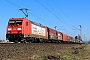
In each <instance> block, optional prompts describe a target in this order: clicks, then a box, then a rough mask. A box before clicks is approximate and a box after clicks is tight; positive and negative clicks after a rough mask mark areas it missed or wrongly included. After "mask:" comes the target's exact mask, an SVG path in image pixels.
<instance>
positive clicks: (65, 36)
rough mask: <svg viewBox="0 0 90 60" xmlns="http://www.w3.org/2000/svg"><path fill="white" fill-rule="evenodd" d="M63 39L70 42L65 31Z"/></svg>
mask: <svg viewBox="0 0 90 60" xmlns="http://www.w3.org/2000/svg"><path fill="white" fill-rule="evenodd" d="M63 41H67V42H68V35H67V34H64V33H63Z"/></svg>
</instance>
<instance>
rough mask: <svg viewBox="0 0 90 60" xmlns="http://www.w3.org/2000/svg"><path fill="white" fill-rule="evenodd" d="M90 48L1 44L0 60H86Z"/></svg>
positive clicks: (59, 45)
mask: <svg viewBox="0 0 90 60" xmlns="http://www.w3.org/2000/svg"><path fill="white" fill-rule="evenodd" d="M88 47H90V45H84V44H82V45H80V44H56V43H52V44H51V43H44V44H43V43H31V44H28V43H27V44H23V43H22V44H19V43H18V44H15V43H12V44H9V43H5V44H0V60H80V59H81V60H82V59H83V60H85V59H89V55H88V54H90V53H89V51H90V49H89V48H88ZM85 54H86V56H85Z"/></svg>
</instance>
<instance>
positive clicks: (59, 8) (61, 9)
mask: <svg viewBox="0 0 90 60" xmlns="http://www.w3.org/2000/svg"><path fill="white" fill-rule="evenodd" d="M52 2H53V3H54V5H55V6H56V7H57V8H58V9H59V10H60V11H61V12H62V13H63V14H64V15H65V16H67V17H68V18H69V19H70V20H72V19H71V18H70V17H69V16H68V15H67V14H66V13H65V12H64V11H63V10H62V9H61V8H60V7H59V6H58V5H57V4H56V3H55V2H54V1H53V0H52ZM71 22H72V21H71ZM69 23H70V22H69ZM72 23H75V22H72ZM75 24H76V23H75ZM73 27H75V26H73ZM75 28H76V27H75ZM76 29H77V30H78V28H76Z"/></svg>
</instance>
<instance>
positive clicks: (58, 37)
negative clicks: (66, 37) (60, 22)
mask: <svg viewBox="0 0 90 60" xmlns="http://www.w3.org/2000/svg"><path fill="white" fill-rule="evenodd" d="M57 39H58V40H63V34H62V32H57Z"/></svg>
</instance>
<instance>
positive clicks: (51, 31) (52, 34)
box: [48, 28, 57, 40]
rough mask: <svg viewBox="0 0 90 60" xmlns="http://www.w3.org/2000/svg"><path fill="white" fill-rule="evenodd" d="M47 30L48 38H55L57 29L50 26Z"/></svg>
mask: <svg viewBox="0 0 90 60" xmlns="http://www.w3.org/2000/svg"><path fill="white" fill-rule="evenodd" d="M48 30H49V32H48V33H49V39H55V40H57V31H56V30H54V29H51V28H48Z"/></svg>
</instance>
